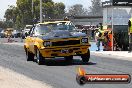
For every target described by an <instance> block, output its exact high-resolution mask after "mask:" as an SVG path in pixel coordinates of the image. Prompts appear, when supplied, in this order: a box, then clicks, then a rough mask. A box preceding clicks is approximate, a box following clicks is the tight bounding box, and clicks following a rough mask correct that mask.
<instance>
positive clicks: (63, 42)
mask: <svg viewBox="0 0 132 88" xmlns="http://www.w3.org/2000/svg"><path fill="white" fill-rule="evenodd" d="M76 44H80V40H67V41H58V42H52V46H66V45H76Z"/></svg>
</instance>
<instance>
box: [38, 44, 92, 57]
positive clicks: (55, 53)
mask: <svg viewBox="0 0 132 88" xmlns="http://www.w3.org/2000/svg"><path fill="white" fill-rule="evenodd" d="M90 46H91V45H90V44H89V45H80V46H65V47H58V48H44V47H42V48H41V49H40V53H41V54H42V56H43V57H45V58H54V57H65V56H76V55H77V56H79V55H81V54H85V53H87V51H88V48H89V47H90Z"/></svg>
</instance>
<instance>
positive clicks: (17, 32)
mask: <svg viewBox="0 0 132 88" xmlns="http://www.w3.org/2000/svg"><path fill="white" fill-rule="evenodd" d="M12 37H13V38H18V37H21V32H20V31H18V30H13V32H12Z"/></svg>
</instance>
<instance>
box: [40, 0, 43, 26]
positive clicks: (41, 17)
mask: <svg viewBox="0 0 132 88" xmlns="http://www.w3.org/2000/svg"><path fill="white" fill-rule="evenodd" d="M42 22H43V16H42V0H40V23H42Z"/></svg>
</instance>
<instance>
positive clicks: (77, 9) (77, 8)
mask: <svg viewBox="0 0 132 88" xmlns="http://www.w3.org/2000/svg"><path fill="white" fill-rule="evenodd" d="M68 13H69V15H73V16H75V15H77V16H82V15H87V10H86V9H85V8H83V5H81V4H76V5H73V6H71V7H70V8H69V11H68Z"/></svg>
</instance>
